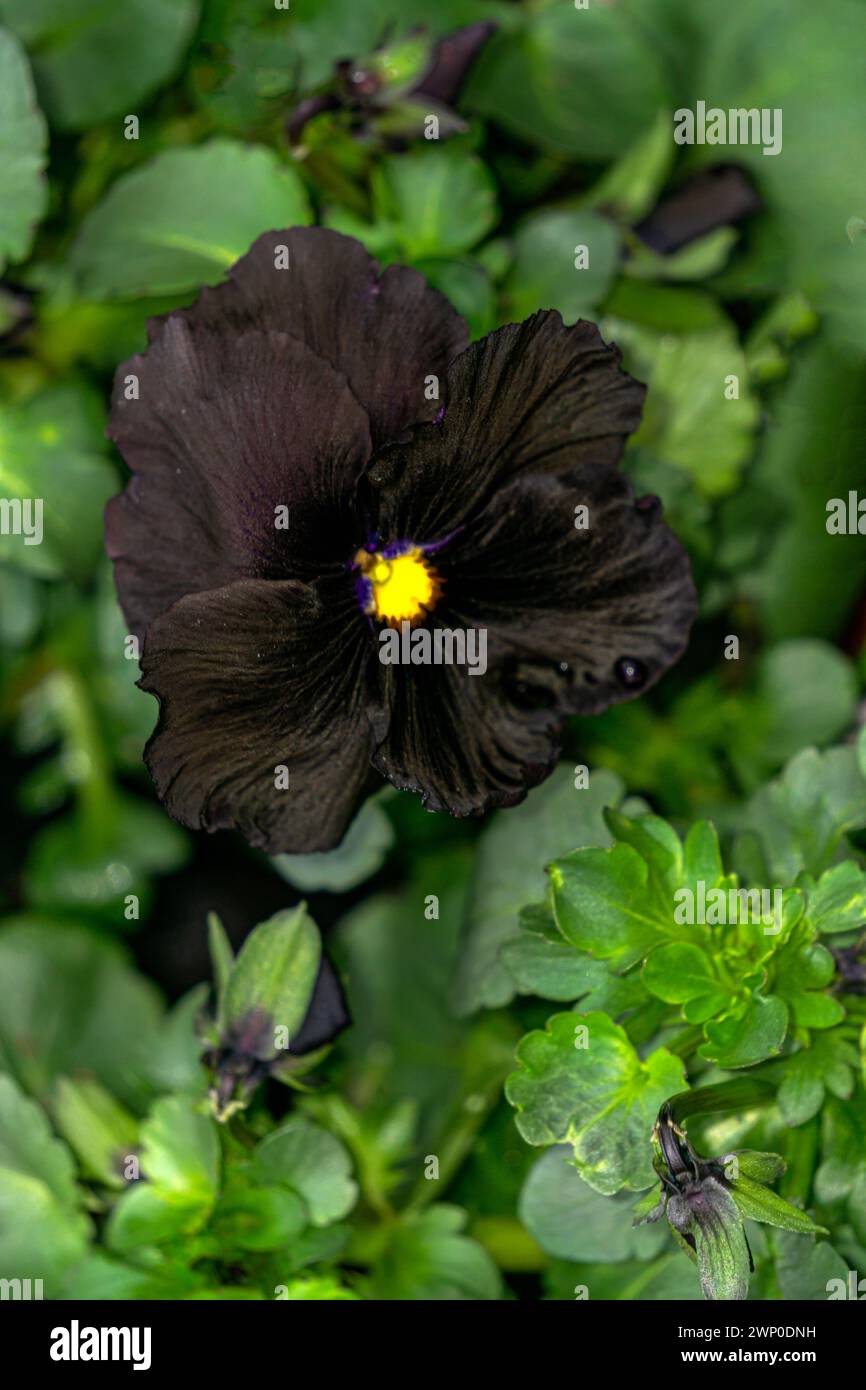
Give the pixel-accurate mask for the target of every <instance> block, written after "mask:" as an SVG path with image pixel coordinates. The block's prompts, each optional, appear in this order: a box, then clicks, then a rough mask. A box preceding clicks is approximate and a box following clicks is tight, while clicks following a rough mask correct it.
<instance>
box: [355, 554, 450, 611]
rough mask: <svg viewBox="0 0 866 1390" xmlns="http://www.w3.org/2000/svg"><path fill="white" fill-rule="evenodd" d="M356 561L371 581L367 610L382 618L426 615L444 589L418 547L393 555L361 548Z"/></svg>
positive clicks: (365, 609)
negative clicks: (402, 553)
mask: <svg viewBox="0 0 866 1390" xmlns="http://www.w3.org/2000/svg"><path fill="white" fill-rule="evenodd" d="M355 564H356V565H357V566H358V568H359V569H360V570H361V573H362V574H363V575H364V577H365V578H366V579H367V580H369V583H370V597H369V600H368V602H367V604H366V606H365V608H364V611H365V612H366V613H369V614H370V615H371V616H375V617H376V618H378V619H379V620H380V622H384V623H389V624H396V623H400V622H402V621H403V620H404V619H408V620H409V621H410V622H414V621H416V620H417V619H419V618H422V617H424V615H425V614H426V613H428V612H429V611H430V609H431V608H432V607H433V605H434V604H435V602H436V600H437V598H438V597H439V594H440V593H441V590H442V585H441V581H440V579H439V576H438V575H437V573H436V571H435V570H434V569H433V567H432V566H431V565H428V563H427V561H426V560H425V559H424V556H423V555H422V553H421V551H420V550H419V549H418V548H417V547H415V548H414V549H412V550H408V551H407V552H406V554H405V555H394V556H385V555H382V554H381V553H380V552H379V551H376V552H375V553H373V554H371V553H370V552H369V551H367V550H359V551H358V553H357V555H356V556H355Z"/></svg>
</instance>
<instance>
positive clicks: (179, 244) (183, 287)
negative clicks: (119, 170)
mask: <svg viewBox="0 0 866 1390" xmlns="http://www.w3.org/2000/svg"><path fill="white" fill-rule="evenodd" d="M309 221H310V208H309V204H308V202H307V196H306V193H305V192H304V187H303V184H302V183H301V180H300V179H299V177H298V175H297V174H296V173H295V171H294V170H293V169H291V168H289V167H287V166H286V165H285V164H283V163H281V161H280V159H279V158H278V156H277V155H276V154H274V152H273V151H272V150H269V149H265V148H263V147H260V146H256V145H242V144H240V143H239V142H237V141H235V140H212V141H210V142H209V143H207V144H205V145H198V146H195V147H193V148H190V149H182V150H167V151H165V152H164V153H163V154H159V155H157V156H156V158H155V159H153V160H151V161H150V162H149V163H148V164H145V165H143V166H142V167H141V168H140V169H135V170H134V171H133V172H132V173H131V174H124V175H123V176H122V177H121V178H119V179H118V180H117V182H116V183H115V184H114V185H113V187H112V188H111V189H109V191H108V193H107V194H106V196H105V198H104V199H103V200H102V202H100V203H98V204H97V206H96V207H95V208H94V209H93V211H92V212H91V213H89V215H88V216H87V217H86V218H85V219H84V222H83V223H82V225H81V228H80V229H79V232H78V236H77V238H76V240H75V243H74V245H73V247H72V251H71V254H70V263H71V266H72V269H73V271H74V272H75V274H76V276H77V278H78V281H79V285H80V289H81V292H82V294H84V295H86V296H90V297H92V298H94V299H112V298H119V299H131V298H135V297H137V296H139V295H159V294H181V293H184V292H185V291H188V290H193V289H196V288H197V287H198V286H199V285H212V284H215V283H216V281H218V280H220V279H222V277H223V275H224V274H225V272H226V271H227V270H228V268H229V266H231V265H234V263H235V261H236V260H238V259H239V258H240V257H241V256H243V255H244V254H245V253H246V252H247V251H248V250H249V248H250V245H251V243H252V242H253V241H255V239H256V237H257V236H259V235H260V234H261V233H262V232H265V231H268V230H270V229H271V228H274V227H291V226H295V225H297V224H298V223H306V222H309ZM286 274H287V275H288V274H291V271H290V270H287V271H286Z"/></svg>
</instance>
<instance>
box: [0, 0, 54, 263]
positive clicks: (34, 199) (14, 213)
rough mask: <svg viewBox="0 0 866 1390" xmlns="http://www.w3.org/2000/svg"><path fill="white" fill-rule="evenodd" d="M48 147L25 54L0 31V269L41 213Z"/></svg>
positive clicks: (16, 255)
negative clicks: (43, 172)
mask: <svg viewBox="0 0 866 1390" xmlns="http://www.w3.org/2000/svg"><path fill="white" fill-rule="evenodd" d="M0 15H2V10H0ZM47 143H48V137H47V132H46V129H45V121H44V119H43V116H42V113H41V111H40V110H39V108H38V107H37V105H36V98H35V94H34V91H33V82H32V80H31V77H30V68H29V66H28V64H27V58H26V56H25V54H24V50H23V49H22V47H21V45H20V43H19V42H18V40H17V39H16V38H15V37H14V35H13V34H10V33H7V32H6V30H5V29H0V270H2V269H3V266H4V264H5V262H6V260H12V261H20V260H23V259H24V257H25V256H26V255H27V252H28V251H29V250H30V244H31V242H32V240H33V229H34V227H35V225H36V223H37V222H38V221H39V218H40V217H41V216H42V213H43V212H44V210H45V201H46V197H47V189H46V185H45V180H44V178H43V174H42V171H43V169H44V167H45V158H46V146H47Z"/></svg>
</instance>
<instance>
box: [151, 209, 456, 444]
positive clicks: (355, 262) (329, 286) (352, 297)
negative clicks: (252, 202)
mask: <svg viewBox="0 0 866 1390" xmlns="http://www.w3.org/2000/svg"><path fill="white" fill-rule="evenodd" d="M282 251H285V252H286V253H287V255H288V267H287V268H278V267H279V266H280V265H281V263H282V262H283V260H284V258H283V257H282V255H281V252H282ZM180 313H181V315H182V316H183V317H184V318H186V319H187V320H188V321H189V322H190V323H193V324H196V325H203V326H205V327H207V328H210V329H213V330H214V331H216V332H219V333H241V332H243V331H244V330H245V329H248V328H250V327H255V328H265V329H268V328H269V329H274V330H276V331H277V332H281V333H291V334H292V335H293V336H294V337H296V338H299V339H300V340H301V341H302V342H304V343H306V344H307V346H308V347H309V348H312V350H313V351H314V352H316V353H318V355H319V356H320V357H324V358H325V359H326V361H328V362H330V363H331V365H332V366H333V367H335V368H336V369H337V370H338V371H340V372H342V373H343V374H344V376H346V377H347V378H348V381H349V383H350V385H351V387H352V390H353V391H354V393H355V395H356V396H357V398H358V400H359V401H360V402H361V404H362V405H363V407H364V409H365V410H366V411H367V414H368V415H369V417H370V431H371V434H372V437H373V443H374V445H376V446H378V445H380V444H383V443H385V442H386V441H388V440H392V439H397V438H399V436H400V435H402V434H404V433H405V431H406V430H407V429H408V428H409V427H410V426H411V425H413V424H415V423H416V421H419V420H431V419H432V418H433V417H434V416H435V414H436V412H437V410H438V409H439V407H440V405H441V403H442V401H441V392H440V395H439V397H436V398H433V399H428V396H429V395H430V394H431V393H430V391H429V389H428V378H429V377H431V376H435V377H436V378H437V379H438V380H439V381H441V382H443V383H444V378H445V372H446V369H447V367H448V363H449V362H450V361H451V360H452V358H454V357H456V356H457V354H458V353H460V352H462V351H463V349H464V347H465V346H466V343H467V341H468V332H467V328H466V324H465V323H464V321H463V319H462V318H461V317H460V316H459V314H457V312H456V311H455V310H454V309H453V308H452V307H451V305H450V304H449V303H448V300H447V299H445V298H444V296H443V295H441V294H440V293H439V292H438V290H434V289H432V288H431V286H429V285H428V284H427V281H426V280H425V279H424V277H423V276H422V275H420V274H419V273H418V271H417V270H411V269H409V268H408V267H407V266H400V265H391V266H388V268H387V269H386V270H384V271H381V272H380V270H379V266H378V264H377V263H376V261H374V260H373V259H372V257H371V256H370V255H369V254H368V252H367V251H366V250H365V249H364V247H363V246H362V245H361V243H360V242H359V241H356V240H355V238H354V237H346V236H342V235H341V234H340V233H338V232H332V231H329V230H327V229H326V228H322V227H292V228H288V229H286V230H283V231H273V232H265V233H264V234H263V235H262V236H260V237H259V238H258V240H257V241H255V242H253V245H252V247H251V248H250V250H249V251H248V252H247V254H246V255H245V256H243V257H242V258H241V259H240V260H239V261H238V262H237V263H236V264H235V265H234V266H233V267H232V269H231V270H230V271H229V274H228V278H227V279H226V280H225V281H224V282H223V283H222V284H220V285H215V286H213V287H211V288H208V289H204V290H202V293H201V295H200V297H199V299H198V300H197V302H196V303H195V304H194V305H193V306H192V307H191V308H189V309H183V310H181V311H180ZM164 322H165V320H160V319H156V320H153V321H152V325H151V331H152V332H153V333H155V334H156V335H157V336H158V335H159V334H160V333H161V332H163V331H164V328H163V324H164Z"/></svg>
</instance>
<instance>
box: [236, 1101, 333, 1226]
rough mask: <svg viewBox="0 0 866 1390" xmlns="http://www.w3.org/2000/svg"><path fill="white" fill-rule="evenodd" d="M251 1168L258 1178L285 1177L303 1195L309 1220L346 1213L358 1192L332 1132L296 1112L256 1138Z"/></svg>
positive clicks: (325, 1220) (324, 1221)
mask: <svg viewBox="0 0 866 1390" xmlns="http://www.w3.org/2000/svg"><path fill="white" fill-rule="evenodd" d="M255 1168H256V1172H257V1173H258V1174H259V1175H260V1177H261V1179H262V1181H264V1182H268V1183H286V1184H287V1185H288V1186H289V1187H291V1188H293V1189H294V1190H295V1191H296V1192H298V1193H300V1195H301V1196H302V1197H303V1199H304V1201H305V1203H306V1205H307V1209H308V1210H309V1213H310V1219H311V1221H312V1223H313V1225H314V1226H328V1225H330V1224H331V1223H332V1222H334V1221H339V1220H341V1218H342V1217H344V1216H346V1215H348V1213H349V1212H350V1211H351V1210H352V1207H353V1206H354V1205H355V1202H356V1200H357V1196H358V1188H357V1184H356V1183H355V1182H354V1181H353V1179H352V1176H351V1173H352V1162H351V1159H350V1158H349V1155H348V1153H347V1151H346V1149H345V1147H344V1145H343V1144H342V1143H341V1142H340V1140H339V1139H337V1138H336V1137H335V1136H334V1135H333V1134H330V1133H329V1132H328V1131H327V1130H326V1129H322V1128H321V1126H320V1125H316V1124H313V1123H312V1122H311V1121H310V1120H306V1119H304V1118H303V1117H302V1116H297V1117H295V1118H293V1119H291V1120H288V1121H287V1122H286V1123H285V1124H283V1125H281V1126H280V1127H279V1129H275V1130H274V1131H273V1133H271V1134H269V1135H268V1136H267V1137H266V1138H265V1139H263V1140H262V1142H261V1143H260V1144H259V1146H258V1148H257V1149H256V1153H255Z"/></svg>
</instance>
